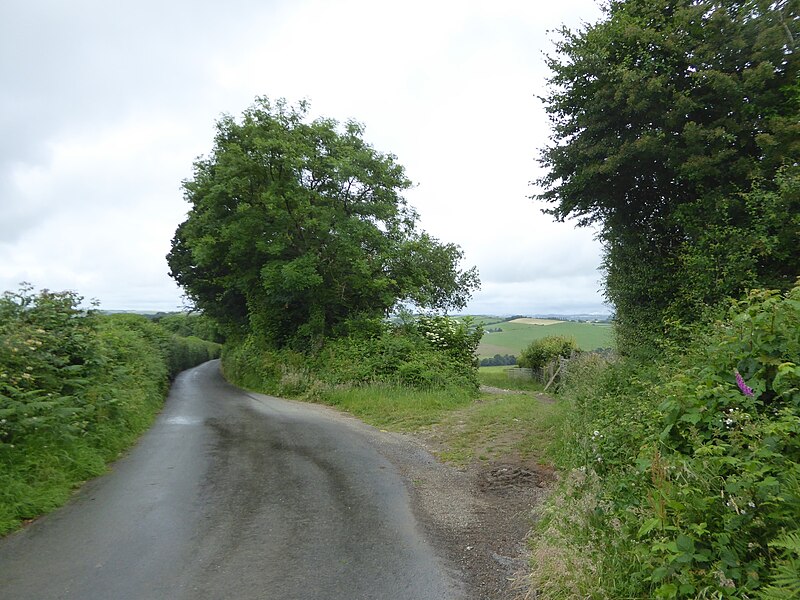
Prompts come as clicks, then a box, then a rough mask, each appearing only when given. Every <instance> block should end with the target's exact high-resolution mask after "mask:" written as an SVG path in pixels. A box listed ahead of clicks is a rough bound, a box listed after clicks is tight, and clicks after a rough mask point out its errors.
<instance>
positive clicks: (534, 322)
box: [509, 317, 564, 325]
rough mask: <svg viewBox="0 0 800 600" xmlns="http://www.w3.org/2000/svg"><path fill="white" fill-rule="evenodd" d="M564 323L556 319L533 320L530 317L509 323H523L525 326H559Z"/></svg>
mask: <svg viewBox="0 0 800 600" xmlns="http://www.w3.org/2000/svg"><path fill="white" fill-rule="evenodd" d="M563 322H564V321H556V320H555V319H531V318H530V317H520V318H519V319H512V320H511V321H509V323H523V324H524V325H558V324H559V323H563Z"/></svg>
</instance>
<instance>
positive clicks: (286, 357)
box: [223, 316, 482, 397]
mask: <svg viewBox="0 0 800 600" xmlns="http://www.w3.org/2000/svg"><path fill="white" fill-rule="evenodd" d="M481 335H482V331H481V330H480V329H478V330H475V329H473V328H471V327H470V324H469V323H463V322H459V321H457V320H455V319H451V318H448V317H443V316H422V317H416V318H412V319H408V320H405V321H404V322H402V323H399V324H396V323H390V322H386V321H382V320H375V321H373V322H372V323H371V324H370V326H369V327H367V326H365V325H364V324H363V323H359V327H358V328H357V330H354V331H352V332H351V333H350V334H349V335H346V336H342V337H338V338H334V339H331V340H328V341H327V342H326V343H325V345H324V346H323V347H322V348H321V349H320V350H319V351H317V352H315V353H310V352H309V353H305V354H301V353H297V352H293V351H290V350H285V349H283V350H276V349H274V348H272V347H270V346H269V345H268V344H266V343H262V342H259V338H258V337H257V336H255V335H253V334H250V335H248V336H247V337H246V338H244V339H243V340H241V341H239V342H236V341H231V340H229V343H228V344H227V345H226V349H225V353H224V355H223V368H224V372H225V375H226V377H228V379H230V380H231V381H233V382H235V383H237V384H239V385H243V386H245V387H248V388H250V389H257V390H260V391H265V392H269V393H273V394H279V395H284V396H293V397H296V396H303V395H309V396H311V397H313V396H315V395H316V394H319V393H320V392H321V390H323V389H324V388H326V387H333V386H342V385H349V386H359V385H368V384H391V385H399V386H407V387H412V388H423V389H424V388H447V387H460V388H467V389H471V390H476V389H477V387H478V380H477V365H476V360H475V349H476V348H477V346H478V343H479V341H480V337H481Z"/></svg>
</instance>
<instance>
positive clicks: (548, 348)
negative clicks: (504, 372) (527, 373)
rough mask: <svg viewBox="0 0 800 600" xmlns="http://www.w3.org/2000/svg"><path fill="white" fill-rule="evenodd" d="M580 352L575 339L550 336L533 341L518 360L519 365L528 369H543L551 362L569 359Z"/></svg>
mask: <svg viewBox="0 0 800 600" xmlns="http://www.w3.org/2000/svg"><path fill="white" fill-rule="evenodd" d="M577 351H578V343H577V342H576V341H575V338H572V337H566V336H562V335H549V336H546V337H543V338H540V339H538V340H534V341H532V342H531V343H530V344H529V345H528V347H527V348H525V349H524V350H523V351H522V352H521V353H520V355H519V357H518V358H517V364H518V365H519V366H520V367H525V368H527V369H534V370H538V369H543V368H544V367H545V366H546V365H547V364H548V363H549V362H550V361H552V360H554V359H556V358H558V357H559V356H560V357H563V358H569V357H570V356H571V355H572V354H573V353H574V352H577Z"/></svg>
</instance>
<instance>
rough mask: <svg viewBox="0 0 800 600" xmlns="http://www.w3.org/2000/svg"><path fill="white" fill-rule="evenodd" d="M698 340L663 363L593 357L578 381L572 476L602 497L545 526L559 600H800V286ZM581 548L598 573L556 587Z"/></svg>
mask: <svg viewBox="0 0 800 600" xmlns="http://www.w3.org/2000/svg"><path fill="white" fill-rule="evenodd" d="M692 333H693V335H692V342H691V343H690V344H689V345H688V346H685V347H679V348H676V349H675V350H674V351H668V352H667V353H666V354H665V356H664V357H663V358H662V359H661V360H660V361H659V362H658V363H657V364H652V363H651V364H650V365H649V366H648V365H645V364H642V363H637V362H634V361H631V360H626V361H619V362H617V363H615V364H605V363H601V362H598V361H599V360H600V359H599V358H597V357H591V361H592V362H590V363H588V364H586V365H585V366H584V367H585V368H584V369H583V371H581V370H574V371H572V372H571V373H570V374H568V378H567V382H566V383H565V387H566V388H567V389H568V390H569V392H568V400H569V402H570V407H571V410H570V412H569V416H568V418H567V420H566V422H565V427H564V430H563V432H562V435H561V436H560V437H561V439H562V442H561V445H560V452H559V461H560V463H561V465H562V467H563V468H566V469H573V470H577V471H575V473H579V474H580V473H582V474H583V475H581V477H584V478H585V479H586V481H591V482H592V483H591V485H581V486H575V485H572V486H568V485H566V484H565V486H564V487H563V488H562V489H561V490H560V491H559V492H558V493H556V494H555V495H554V497H553V500H552V501H551V505H550V509H549V510H548V512H547V514H546V515H544V517H545V518H544V520H543V521H542V525H541V526H540V537H539V538H538V540H537V541H535V542H534V546H535V555H536V556H539V557H540V558H542V560H543V561H544V562H542V563H541V564H540V565H538V566H537V567H536V568H535V574H534V578H535V580H536V581H538V582H539V583H538V585H539V586H540V587H541V589H542V590H544V589H547V590H548V591H547V594H546V595H544V596H543V597H546V598H550V597H552V598H556V597H565V596H568V595H569V594H567V593H566V590H568V589H572V590H578V592H579V593H580V594H582V595H584V596H585V597H597V598H601V597H657V598H699V597H708V598H711V597H715V598H755V597H763V598H789V597H795V595H796V593H797V589H798V585H799V584H800V582H798V578H797V572H798V571H797V570H796V566H797V564H798V559H799V558H800V556H799V555H798V552H797V545H796V541H797V536H798V535H800V435H798V433H800V367H798V365H800V285H798V286H796V287H794V288H793V289H792V290H790V291H789V292H787V293H784V294H780V293H778V292H776V291H763V290H761V291H754V292H751V293H750V294H749V295H748V297H747V298H746V299H744V300H742V301H739V302H736V303H733V304H732V306H731V308H730V311H729V313H728V315H727V317H726V318H725V319H724V320H721V321H719V322H717V323H716V324H714V325H713V326H695V327H694V328H693V332H692ZM571 477H572V480H573V481H574V480H575V477H576V475H575V474H573V475H572V476H571ZM567 495H569V499H568V498H567ZM555 506H559V507H561V508H560V510H562V513H561V514H556V513H555V512H554V510H555V509H554V507H555ZM565 506H567V508H566V510H567V511H568V514H566V515H564V514H563V510H564V507H565ZM570 506H571V507H575V508H574V509H570V508H569V507H570ZM577 507H591V509H590V510H588V512H584V513H581V512H576V511H577V510H578V508H577ZM580 540H582V542H581V543H584V544H586V545H585V548H584V550H583V551H582V553H581V557H582V559H581V561H582V564H580V565H576V564H573V566H572V568H571V570H570V572H569V574H567V575H565V574H564V573H560V574H558V573H556V571H559V569H560V568H561V567H560V566H559V565H558V564H556V562H555V561H557V560H558V556H560V555H561V554H560V553H559V554H556V553H553V554H552V558H551V559H548V558H544V557H546V555H547V552H548V549H550V550H552V548H553V547H554V546H555V545H564V544H568V545H569V547H574V546H575V545H576V544H578V541H580ZM548 561H551V562H548ZM556 581H560V583H554V582H556ZM598 583H599V585H598Z"/></svg>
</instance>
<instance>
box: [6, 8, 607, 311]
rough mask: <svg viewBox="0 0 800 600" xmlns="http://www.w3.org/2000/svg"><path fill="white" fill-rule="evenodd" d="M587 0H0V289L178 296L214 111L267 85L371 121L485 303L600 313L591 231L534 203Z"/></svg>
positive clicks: (270, 90)
mask: <svg viewBox="0 0 800 600" xmlns="http://www.w3.org/2000/svg"><path fill="white" fill-rule="evenodd" d="M599 17H600V10H599V8H598V6H597V4H596V2H595V0H560V1H559V2H532V1H530V0H497V1H496V2H492V3H487V2H485V1H480V2H479V1H473V0H422V1H418V0H406V1H404V2H385V1H379V0H328V1H325V0H294V1H290V0H228V1H227V2H225V3H221V2H211V1H210V0H192V1H190V0H172V1H169V2H164V0H158V2H156V1H152V0H138V1H136V2H132V1H129V0H122V1H119V2H107V1H101V0H95V1H85V0H72V1H71V2H64V1H63V0H4V1H3V2H2V4H0V81H1V82H2V84H1V85H0V291H3V290H17V289H18V287H19V283H20V282H23V281H25V282H29V283H31V284H33V285H34V286H35V287H36V288H37V289H41V288H48V289H51V290H58V291H60V290H73V291H76V292H78V293H79V294H80V295H81V296H83V297H84V298H86V299H87V301H89V300H92V299H96V300H98V301H99V304H100V307H101V308H104V309H128V310H149V311H158V310H163V311H170V310H178V309H180V308H181V307H183V306H185V304H186V301H185V299H184V298H183V297H182V293H181V290H180V289H179V288H178V287H177V286H176V285H175V283H174V282H173V281H172V279H171V278H170V277H169V275H168V270H169V269H168V267H167V263H166V259H165V256H166V254H167V252H169V249H170V242H171V240H172V237H173V235H174V232H175V229H176V227H177V226H178V225H179V224H180V223H181V222H182V221H183V220H184V219H185V218H186V214H187V211H188V209H189V205H188V203H187V202H186V201H185V200H184V198H183V193H182V189H181V182H182V181H183V180H185V179H188V178H190V177H191V176H192V163H193V162H194V160H196V159H197V158H198V157H200V156H203V155H207V154H208V153H209V152H210V150H211V148H212V142H213V135H214V125H215V122H216V121H217V120H218V119H219V118H220V116H221V115H223V114H230V115H233V116H238V115H241V113H242V111H243V110H244V109H246V108H247V107H248V106H250V105H251V104H252V103H253V101H254V99H255V98H256V97H257V96H267V97H269V98H271V99H278V98H285V99H286V100H287V101H289V102H290V103H296V102H298V101H299V100H301V99H307V100H308V101H309V102H310V104H311V112H312V115H314V116H325V117H330V118H334V119H337V120H339V121H342V122H344V121H347V120H348V119H355V120H357V121H359V122H361V123H363V124H364V125H365V127H366V131H365V133H364V138H365V140H366V141H367V142H368V143H370V144H371V145H372V146H373V147H374V148H376V149H377V150H379V151H381V152H385V153H392V154H395V155H396V156H397V157H398V162H399V163H400V164H402V165H403V166H404V167H405V169H406V174H407V175H408V177H409V178H410V179H411V180H412V181H413V182H414V184H415V186H414V187H413V188H412V189H411V190H408V191H407V192H406V194H405V197H406V199H407V200H408V202H409V203H410V204H411V205H412V206H414V207H415V208H416V209H417V211H418V212H419V213H420V227H421V228H422V229H424V230H425V231H427V232H428V233H430V234H431V235H433V236H435V237H437V238H438V239H440V240H441V241H443V242H448V243H449V242H452V243H456V244H458V245H460V246H461V248H462V250H463V251H464V254H465V260H464V264H463V266H464V267H465V268H466V267H470V266H473V265H474V266H477V268H478V271H479V272H480V277H481V280H482V286H481V290H480V291H479V292H477V293H475V294H474V296H473V299H472V301H471V302H470V304H469V305H468V307H467V308H466V310H465V311H464V312H466V313H471V314H527V315H536V314H551V313H556V314H584V313H588V314H592V313H597V314H604V313H609V312H611V308H610V307H609V306H607V305H605V304H604V302H603V297H602V293H601V292H600V291H599V290H600V286H601V283H600V282H601V277H602V275H601V273H600V272H599V270H598V268H599V266H600V262H601V254H602V253H601V248H600V244H599V242H597V241H596V240H595V239H594V236H595V232H594V231H592V230H591V229H586V228H577V227H576V226H575V225H574V223H572V222H566V223H556V222H554V221H553V220H552V218H551V217H550V216H548V215H545V214H543V213H542V208H544V205H543V204H542V203H540V202H537V201H534V200H532V199H531V198H530V196H532V195H533V194H535V193H536V192H537V188H536V186H535V185H532V184H531V183H530V182H531V181H533V180H535V179H536V178H537V177H539V176H540V175H541V174H542V171H541V167H540V166H539V164H538V163H537V157H538V155H539V152H540V150H541V149H542V148H543V147H544V146H545V145H546V144H547V143H548V139H549V134H550V123H549V120H548V118H547V115H546V113H545V111H544V107H543V105H542V103H541V102H540V101H539V100H538V99H537V95H541V94H543V93H544V92H545V89H546V78H547V76H548V70H547V67H546V65H545V54H547V53H552V51H553V49H554V40H555V39H557V35H556V34H554V33H553V30H554V29H557V28H559V27H560V26H561V25H566V26H568V27H570V28H577V27H580V26H581V24H582V23H592V22H595V21H597V20H598V19H599Z"/></svg>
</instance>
